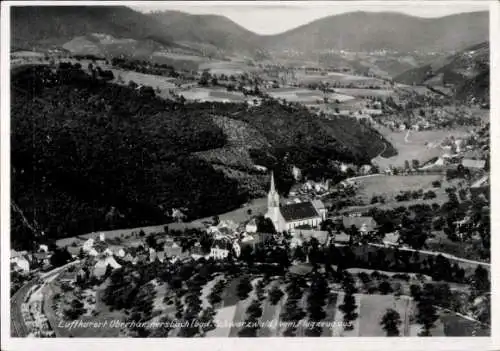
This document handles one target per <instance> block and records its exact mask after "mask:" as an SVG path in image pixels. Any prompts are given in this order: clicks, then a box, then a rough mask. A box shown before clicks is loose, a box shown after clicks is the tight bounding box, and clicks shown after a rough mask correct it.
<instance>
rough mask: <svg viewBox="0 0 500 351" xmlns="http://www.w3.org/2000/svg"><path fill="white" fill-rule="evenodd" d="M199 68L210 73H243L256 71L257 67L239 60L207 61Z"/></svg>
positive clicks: (228, 74)
mask: <svg viewBox="0 0 500 351" xmlns="http://www.w3.org/2000/svg"><path fill="white" fill-rule="evenodd" d="M198 69H199V70H208V71H209V72H210V74H215V75H221V74H225V75H227V76H230V75H241V74H244V73H245V72H248V73H250V72H255V71H257V70H258V68H256V67H251V66H249V65H247V64H246V63H244V62H238V61H205V62H202V63H200V65H199V67H198Z"/></svg>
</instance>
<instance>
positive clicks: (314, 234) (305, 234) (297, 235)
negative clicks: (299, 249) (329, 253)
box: [290, 229, 328, 247]
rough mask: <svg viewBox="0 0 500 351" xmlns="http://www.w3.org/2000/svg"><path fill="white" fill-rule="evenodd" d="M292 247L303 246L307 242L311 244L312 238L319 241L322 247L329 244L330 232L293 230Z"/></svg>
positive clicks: (291, 232) (291, 231)
mask: <svg viewBox="0 0 500 351" xmlns="http://www.w3.org/2000/svg"><path fill="white" fill-rule="evenodd" d="M290 234H292V241H291V243H290V246H291V247H296V246H301V245H302V244H303V243H305V242H309V241H310V240H311V239H312V238H315V239H316V240H318V242H319V244H320V245H326V244H327V242H328V232H327V231H322V230H309V229H292V230H290Z"/></svg>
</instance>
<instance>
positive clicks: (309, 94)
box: [268, 88, 355, 104]
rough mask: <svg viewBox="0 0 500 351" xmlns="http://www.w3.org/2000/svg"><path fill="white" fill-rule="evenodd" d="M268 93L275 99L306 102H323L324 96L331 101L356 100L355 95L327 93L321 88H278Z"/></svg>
mask: <svg viewBox="0 0 500 351" xmlns="http://www.w3.org/2000/svg"><path fill="white" fill-rule="evenodd" d="M268 94H269V95H271V96H272V97H273V98H275V99H285V100H287V101H292V102H301V103H304V104H307V103H314V102H317V101H320V102H323V98H324V97H327V98H328V99H329V100H330V101H335V100H339V102H340V103H343V102H346V101H350V100H354V99H355V98H354V97H353V96H349V95H345V94H337V93H327V94H323V92H321V91H319V90H312V89H306V88H277V89H270V90H268Z"/></svg>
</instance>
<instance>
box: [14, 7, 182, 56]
mask: <svg viewBox="0 0 500 351" xmlns="http://www.w3.org/2000/svg"><path fill="white" fill-rule="evenodd" d="M11 26H12V27H11V28H12V29H11V33H12V34H11V35H12V42H11V45H12V47H15V48H24V49H26V48H29V49H31V48H32V47H39V46H50V45H59V46H60V45H62V44H64V43H65V42H68V41H70V40H72V39H74V38H75V37H81V36H85V35H89V34H92V33H103V34H108V35H111V36H113V37H116V38H130V39H136V40H150V41H154V42H157V43H158V44H161V45H166V46H169V45H171V44H172V38H171V37H169V36H168V33H167V32H166V31H165V30H164V28H163V25H162V24H161V23H159V22H158V21H156V20H155V19H154V18H152V17H150V16H147V15H145V14H142V13H140V12H137V11H134V10H132V9H130V8H128V7H124V6H13V7H12V8H11Z"/></svg>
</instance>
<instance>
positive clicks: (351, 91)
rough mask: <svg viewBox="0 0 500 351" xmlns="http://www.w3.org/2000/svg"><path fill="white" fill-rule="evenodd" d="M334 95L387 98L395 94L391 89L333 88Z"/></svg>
mask: <svg viewBox="0 0 500 351" xmlns="http://www.w3.org/2000/svg"><path fill="white" fill-rule="evenodd" d="M334 90H335V92H336V93H339V94H344V95H350V96H355V97H358V96H359V97H369V96H374V97H379V96H380V97H387V96H391V95H394V94H395V91H394V90H392V89H360V88H335V89H334Z"/></svg>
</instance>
